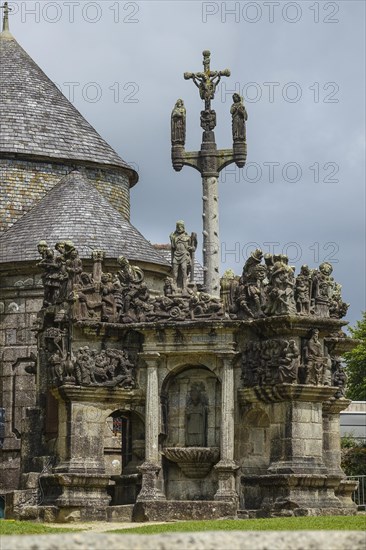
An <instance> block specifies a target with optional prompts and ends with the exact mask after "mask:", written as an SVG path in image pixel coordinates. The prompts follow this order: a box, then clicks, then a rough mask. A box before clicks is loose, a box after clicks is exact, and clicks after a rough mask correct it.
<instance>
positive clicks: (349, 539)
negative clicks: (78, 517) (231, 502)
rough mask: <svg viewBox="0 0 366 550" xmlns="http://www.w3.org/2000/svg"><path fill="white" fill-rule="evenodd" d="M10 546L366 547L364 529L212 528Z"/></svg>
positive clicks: (6, 541)
mask: <svg viewBox="0 0 366 550" xmlns="http://www.w3.org/2000/svg"><path fill="white" fill-rule="evenodd" d="M2 544H3V547H4V548H7V550H28V549H29V548H32V550H51V549H52V550H65V549H66V548H67V549H68V550H99V549H100V548H108V549H109V550H218V549H220V548H227V549H229V548H230V550H269V549H271V550H348V549H349V548H352V550H364V548H365V544H366V535H365V533H364V532H362V531H279V532H277V531H267V532H263V531H259V532H256V531H231V532H220V531H211V532H206V533H166V534H163V535H128V534H126V535H113V534H94V533H74V534H67V535H40V536H38V535H32V536H21V537H20V536H16V537H3V538H2Z"/></svg>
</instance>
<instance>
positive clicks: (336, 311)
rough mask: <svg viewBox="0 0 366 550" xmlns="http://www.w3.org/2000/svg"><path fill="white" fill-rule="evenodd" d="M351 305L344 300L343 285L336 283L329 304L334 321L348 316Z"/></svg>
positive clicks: (330, 314)
mask: <svg viewBox="0 0 366 550" xmlns="http://www.w3.org/2000/svg"><path fill="white" fill-rule="evenodd" d="M348 308H349V304H346V303H345V302H343V300H342V285H340V284H338V283H336V282H334V284H333V293H332V298H331V302H330V304H329V316H330V317H332V318H334V319H341V318H342V317H344V316H345V315H347V311H348Z"/></svg>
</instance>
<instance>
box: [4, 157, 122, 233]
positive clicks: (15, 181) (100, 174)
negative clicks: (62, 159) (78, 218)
mask: <svg viewBox="0 0 366 550" xmlns="http://www.w3.org/2000/svg"><path fill="white" fill-rule="evenodd" d="M75 168H77V169H78V170H80V171H85V174H86V176H87V178H88V179H89V180H90V181H91V182H92V183H94V185H95V187H96V188H97V189H98V191H100V192H101V193H102V194H103V195H104V196H105V197H106V199H107V200H109V202H110V203H111V204H112V206H114V208H116V209H117V210H118V211H119V212H120V213H121V214H122V215H123V216H124V217H125V218H126V219H127V220H129V219H130V185H129V180H128V177H127V174H126V173H124V172H123V171H122V170H120V169H113V168H112V167H106V168H95V167H90V166H88V167H86V166H83V164H82V163H78V162H75V163H73V164H72V165H66V164H60V163H51V162H41V161H39V160H38V159H30V160H29V161H25V160H15V159H5V158H0V182H1V196H0V232H1V231H3V230H6V229H7V228H9V227H10V226H11V225H13V223H15V221H17V220H18V219H19V218H20V217H21V216H22V215H23V214H25V213H26V212H28V211H29V210H30V209H31V208H32V206H34V205H35V204H36V203H37V202H38V201H39V200H40V199H41V198H42V197H43V196H44V195H45V194H46V193H47V191H49V190H50V189H52V187H54V185H56V184H57V183H58V181H59V180H60V179H61V178H62V177H64V176H65V175H66V174H68V173H69V172H70V171H71V170H72V169H75Z"/></svg>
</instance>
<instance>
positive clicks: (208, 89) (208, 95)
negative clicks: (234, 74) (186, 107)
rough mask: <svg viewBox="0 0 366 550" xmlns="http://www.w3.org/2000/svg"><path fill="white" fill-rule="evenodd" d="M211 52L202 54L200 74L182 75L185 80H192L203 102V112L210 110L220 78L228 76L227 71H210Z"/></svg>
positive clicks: (206, 51) (228, 72)
mask: <svg viewBox="0 0 366 550" xmlns="http://www.w3.org/2000/svg"><path fill="white" fill-rule="evenodd" d="M210 62H211V52H209V51H208V50H205V51H204V52H203V69H204V72H203V73H201V72H199V73H184V78H185V80H190V79H192V80H193V82H194V83H195V85H196V86H197V88H198V89H199V92H200V98H201V99H203V100H204V102H205V110H206V111H210V110H211V100H212V99H214V97H215V92H216V88H217V86H218V83H219V82H220V80H221V77H222V76H230V71H229V69H225V70H224V71H211V68H210Z"/></svg>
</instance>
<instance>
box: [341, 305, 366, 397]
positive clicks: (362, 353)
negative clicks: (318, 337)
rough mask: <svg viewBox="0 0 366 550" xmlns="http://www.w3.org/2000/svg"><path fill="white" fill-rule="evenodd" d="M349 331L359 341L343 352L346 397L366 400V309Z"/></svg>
mask: <svg viewBox="0 0 366 550" xmlns="http://www.w3.org/2000/svg"><path fill="white" fill-rule="evenodd" d="M350 331H351V334H352V337H353V338H357V339H358V340H360V342H359V343H358V344H357V346H356V347H355V348H354V349H353V350H352V351H349V352H347V353H345V354H344V359H345V362H346V366H347V375H348V382H347V397H348V398H349V399H353V400H354V401H366V311H365V312H364V313H363V318H362V319H361V321H357V323H356V326H355V327H354V328H350Z"/></svg>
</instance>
